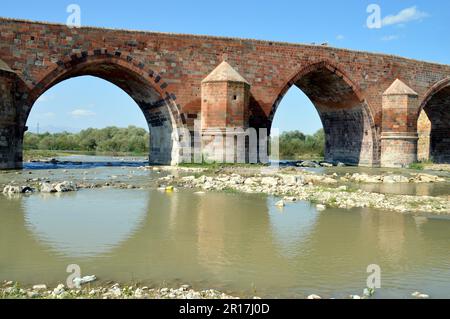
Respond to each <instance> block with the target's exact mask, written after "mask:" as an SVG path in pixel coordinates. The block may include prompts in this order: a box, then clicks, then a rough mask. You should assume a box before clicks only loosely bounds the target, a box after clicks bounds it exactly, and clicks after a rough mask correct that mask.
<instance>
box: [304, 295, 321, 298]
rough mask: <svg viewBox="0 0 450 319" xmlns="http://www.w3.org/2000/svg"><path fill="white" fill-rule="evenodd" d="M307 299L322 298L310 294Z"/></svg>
mask: <svg viewBox="0 0 450 319" xmlns="http://www.w3.org/2000/svg"><path fill="white" fill-rule="evenodd" d="M307 299H322V297H320V296H319V295H315V294H312V295H309V296H308V298H307Z"/></svg>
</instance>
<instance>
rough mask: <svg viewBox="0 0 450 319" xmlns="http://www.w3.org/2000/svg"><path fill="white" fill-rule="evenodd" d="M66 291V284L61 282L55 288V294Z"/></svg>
mask: <svg viewBox="0 0 450 319" xmlns="http://www.w3.org/2000/svg"><path fill="white" fill-rule="evenodd" d="M63 292H64V285H63V284H59V285H58V286H57V287H56V288H55V289H53V294H54V295H56V296H58V295H61V294H62V293H63Z"/></svg>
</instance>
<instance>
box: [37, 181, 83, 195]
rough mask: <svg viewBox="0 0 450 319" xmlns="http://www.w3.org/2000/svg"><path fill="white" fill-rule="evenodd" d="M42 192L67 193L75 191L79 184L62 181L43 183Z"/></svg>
mask: <svg viewBox="0 0 450 319" xmlns="http://www.w3.org/2000/svg"><path fill="white" fill-rule="evenodd" d="M40 186H41V187H40V191H41V193H66V192H74V191H76V190H77V185H75V183H73V182H67V181H64V182H61V183H53V184H50V183H41V185H40Z"/></svg>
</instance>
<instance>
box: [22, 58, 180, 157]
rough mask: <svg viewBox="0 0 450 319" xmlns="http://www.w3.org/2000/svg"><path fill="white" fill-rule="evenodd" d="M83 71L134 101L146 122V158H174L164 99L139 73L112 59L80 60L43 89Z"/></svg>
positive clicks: (81, 74) (81, 73) (170, 120)
mask: <svg viewBox="0 0 450 319" xmlns="http://www.w3.org/2000/svg"><path fill="white" fill-rule="evenodd" d="M85 75H90V76H94V77H98V78H101V79H103V80H106V81H108V82H111V83H113V84H115V85H116V86H118V87H119V88H121V89H122V90H123V91H125V92H126V93H127V94H128V95H129V96H130V97H131V98H132V99H133V100H134V101H135V102H136V103H137V105H138V106H139V108H140V109H141V111H142V112H143V114H144V116H145V119H146V121H147V123H148V126H149V131H150V154H149V159H150V162H151V163H155V164H171V163H172V161H173V160H174V159H173V158H172V146H173V141H172V132H173V123H172V116H171V114H170V109H169V106H168V105H167V103H168V102H167V101H166V100H164V99H163V97H162V96H161V95H160V94H159V93H158V92H157V91H156V90H155V89H154V88H153V87H152V86H151V85H150V83H149V82H148V81H146V80H145V79H143V78H142V77H141V76H140V75H138V74H136V73H134V72H133V71H131V70H129V69H127V68H125V67H123V66H121V65H119V64H115V63H108V62H104V61H103V62H94V63H82V64H80V65H77V66H74V67H73V68H71V69H70V71H68V72H66V73H64V75H62V76H60V77H59V78H57V79H56V80H54V81H53V83H51V84H50V85H48V87H47V88H46V89H47V90H48V89H49V88H51V87H53V86H54V85H56V84H58V83H61V82H62V81H65V80H68V79H70V78H74V77H78V76H85ZM42 93H43V92H42ZM31 108H32V106H30V108H29V109H28V110H27V116H28V114H29V113H30V111H31ZM25 122H26V119H25V121H24V123H25Z"/></svg>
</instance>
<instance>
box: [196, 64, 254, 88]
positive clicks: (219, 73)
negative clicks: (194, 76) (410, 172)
mask: <svg viewBox="0 0 450 319" xmlns="http://www.w3.org/2000/svg"><path fill="white" fill-rule="evenodd" d="M208 82H241V83H246V84H248V85H250V84H249V83H248V82H247V80H246V79H244V77H243V76H242V75H240V74H239V73H238V72H237V71H236V70H235V69H233V67H232V66H231V65H230V64H228V62H226V61H223V62H222V63H220V64H219V65H218V66H217V67H216V68H215V69H214V70H213V71H212V72H211V73H210V74H209V75H208V76H207V77H206V78H205V79H204V80H203V81H202V83H208Z"/></svg>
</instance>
